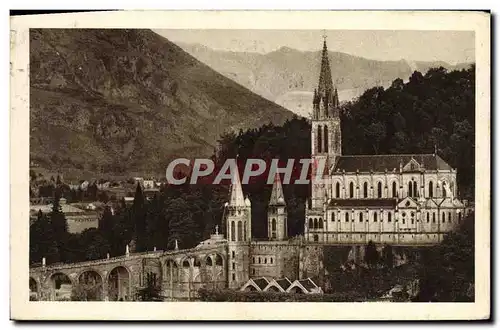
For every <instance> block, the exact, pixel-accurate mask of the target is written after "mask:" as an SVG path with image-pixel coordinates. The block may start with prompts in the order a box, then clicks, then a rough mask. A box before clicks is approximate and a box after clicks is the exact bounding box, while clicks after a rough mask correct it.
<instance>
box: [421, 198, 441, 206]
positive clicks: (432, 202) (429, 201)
mask: <svg viewBox="0 0 500 330" xmlns="http://www.w3.org/2000/svg"><path fill="white" fill-rule="evenodd" d="M437 206H438V204H437V203H436V201H435V200H434V199H433V198H427V199H426V200H425V203H424V207H425V208H437Z"/></svg>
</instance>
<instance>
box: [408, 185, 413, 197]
mask: <svg viewBox="0 0 500 330" xmlns="http://www.w3.org/2000/svg"><path fill="white" fill-rule="evenodd" d="M408 196H409V197H413V187H412V184H411V181H410V182H408Z"/></svg>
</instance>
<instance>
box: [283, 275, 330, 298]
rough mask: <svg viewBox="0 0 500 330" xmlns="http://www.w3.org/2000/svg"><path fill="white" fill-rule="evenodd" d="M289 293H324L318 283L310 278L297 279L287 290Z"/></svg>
mask: <svg viewBox="0 0 500 330" xmlns="http://www.w3.org/2000/svg"><path fill="white" fill-rule="evenodd" d="M286 292H287V293H305V294H322V293H323V289H321V288H320V287H319V286H317V285H316V283H314V282H313V280H311V279H310V278H306V279H303V280H295V281H294V282H293V283H292V285H290V287H289V288H288V289H287V290H286Z"/></svg>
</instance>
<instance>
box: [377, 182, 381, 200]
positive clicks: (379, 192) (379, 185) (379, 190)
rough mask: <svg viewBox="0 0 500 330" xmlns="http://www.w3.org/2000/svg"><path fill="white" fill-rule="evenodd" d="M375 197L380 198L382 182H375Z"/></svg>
mask: <svg viewBox="0 0 500 330" xmlns="http://www.w3.org/2000/svg"><path fill="white" fill-rule="evenodd" d="M377 197H378V198H382V182H380V181H379V182H378V184H377Z"/></svg>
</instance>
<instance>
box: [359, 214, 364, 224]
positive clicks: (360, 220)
mask: <svg viewBox="0 0 500 330" xmlns="http://www.w3.org/2000/svg"><path fill="white" fill-rule="evenodd" d="M359 222H363V212H359Z"/></svg>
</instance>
